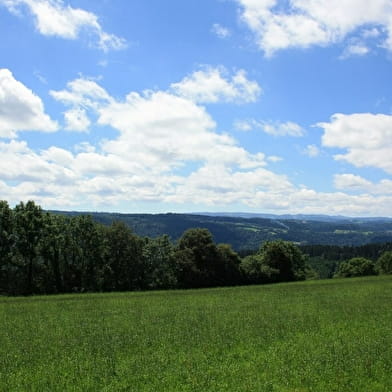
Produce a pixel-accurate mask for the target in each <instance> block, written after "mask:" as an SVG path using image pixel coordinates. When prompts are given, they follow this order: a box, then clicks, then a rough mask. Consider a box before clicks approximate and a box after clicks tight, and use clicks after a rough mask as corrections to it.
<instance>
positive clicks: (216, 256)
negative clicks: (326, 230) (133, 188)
mask: <svg viewBox="0 0 392 392" xmlns="http://www.w3.org/2000/svg"><path fill="white" fill-rule="evenodd" d="M308 278H317V273H316V272H315V271H314V270H312V268H311V267H309V265H308V263H307V256H306V255H305V254H304V253H303V252H302V251H301V250H300V249H299V248H298V247H297V246H296V245H294V244H293V243H291V242H287V241H282V240H277V241H267V242H264V243H263V244H262V245H261V247H260V249H259V250H258V251H257V252H255V253H254V254H251V255H248V256H246V257H244V258H240V256H239V255H238V254H237V253H236V252H235V251H233V249H232V248H231V246H230V245H228V244H215V242H214V240H213V237H212V235H211V233H210V232H209V231H208V230H207V229H203V228H193V229H188V230H186V231H185V232H184V233H183V235H182V236H181V237H180V239H179V240H178V241H177V242H176V243H173V242H172V241H171V240H170V238H169V237H168V236H167V235H163V236H160V237H157V238H148V237H140V236H138V235H136V234H134V233H133V232H132V230H131V229H130V228H129V227H128V226H127V225H125V224H124V223H122V222H113V223H112V224H111V225H109V226H107V225H103V224H100V223H97V222H95V221H94V220H93V219H92V217H91V216H89V215H77V216H64V215H60V214H55V213H49V212H45V211H43V210H42V208H41V207H40V206H38V205H37V204H35V203H34V202H33V201H28V202H27V203H23V202H21V203H19V204H18V205H16V206H15V207H14V208H10V206H9V205H8V203H7V202H6V201H0V294H5V295H31V294H55V293H71V292H99V291H101V292H104V291H135V290H152V289H174V288H199V287H217V286H230V285H240V284H259V283H274V282H286V281H295V280H304V279H308Z"/></svg>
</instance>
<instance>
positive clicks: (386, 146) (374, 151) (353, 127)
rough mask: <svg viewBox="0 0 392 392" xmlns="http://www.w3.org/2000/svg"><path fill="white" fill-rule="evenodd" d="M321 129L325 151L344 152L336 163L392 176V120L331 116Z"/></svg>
mask: <svg viewBox="0 0 392 392" xmlns="http://www.w3.org/2000/svg"><path fill="white" fill-rule="evenodd" d="M317 126H319V127H321V128H323V129H324V134H323V137H322V144H323V145H324V146H325V147H336V148H340V149H345V150H346V153H344V154H336V155H335V159H337V160H344V161H347V162H349V163H351V164H353V165H354V166H357V167H365V166H368V167H376V168H379V169H383V170H384V171H386V172H387V173H392V116H390V115H386V114H372V113H355V114H348V115H346V114H334V115H333V116H332V117H331V120H330V122H322V123H318V124H317Z"/></svg>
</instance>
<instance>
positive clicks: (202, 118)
mask: <svg viewBox="0 0 392 392" xmlns="http://www.w3.org/2000/svg"><path fill="white" fill-rule="evenodd" d="M99 112H100V117H99V123H100V124H103V125H110V126H112V127H113V128H115V129H117V130H119V131H120V136H119V137H118V139H116V140H111V141H107V142H105V143H104V144H103V149H104V151H105V152H108V153H113V154H116V155H117V154H121V155H123V156H130V157H132V159H133V160H136V161H139V162H144V163H145V164H146V165H147V166H148V167H151V168H154V170H157V169H159V170H168V169H169V168H171V167H178V166H181V165H182V164H183V162H186V161H193V162H198V161H209V162H220V163H226V164H236V165H240V166H241V167H254V166H258V165H263V164H264V156H263V155H257V154H254V155H252V154H249V153H247V152H246V150H244V149H243V148H241V147H238V146H237V145H236V142H235V140H234V139H233V138H232V137H230V136H228V135H225V134H218V133H216V132H215V126H216V124H215V122H214V121H213V120H212V118H211V117H210V116H209V114H208V113H207V112H206V110H205V109H204V108H203V107H201V106H198V105H197V104H196V103H194V102H193V101H191V100H189V99H186V98H183V97H178V96H175V95H173V94H170V93H167V92H163V91H157V92H146V93H144V95H140V94H138V93H131V94H129V95H128V96H127V98H126V100H125V102H114V103H112V104H110V105H108V106H107V107H105V108H102V109H101V110H100V111H99Z"/></svg>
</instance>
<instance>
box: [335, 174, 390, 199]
mask: <svg viewBox="0 0 392 392" xmlns="http://www.w3.org/2000/svg"><path fill="white" fill-rule="evenodd" d="M334 186H335V188H336V189H340V190H344V191H354V192H365V193H368V194H376V195H392V181H391V180H389V179H383V180H381V181H379V182H378V183H374V182H372V181H369V180H366V179H365V178H363V177H361V176H358V175H355V174H336V175H335V176H334Z"/></svg>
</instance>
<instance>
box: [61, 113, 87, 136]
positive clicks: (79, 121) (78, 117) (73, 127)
mask: <svg viewBox="0 0 392 392" xmlns="http://www.w3.org/2000/svg"><path fill="white" fill-rule="evenodd" d="M64 119H65V123H66V126H65V129H67V130H68V131H76V132H85V131H87V130H88V128H89V126H90V125H91V121H90V120H89V118H88V117H87V114H86V111H85V110H84V109H81V108H74V109H71V110H68V111H66V112H65V113H64Z"/></svg>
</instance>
